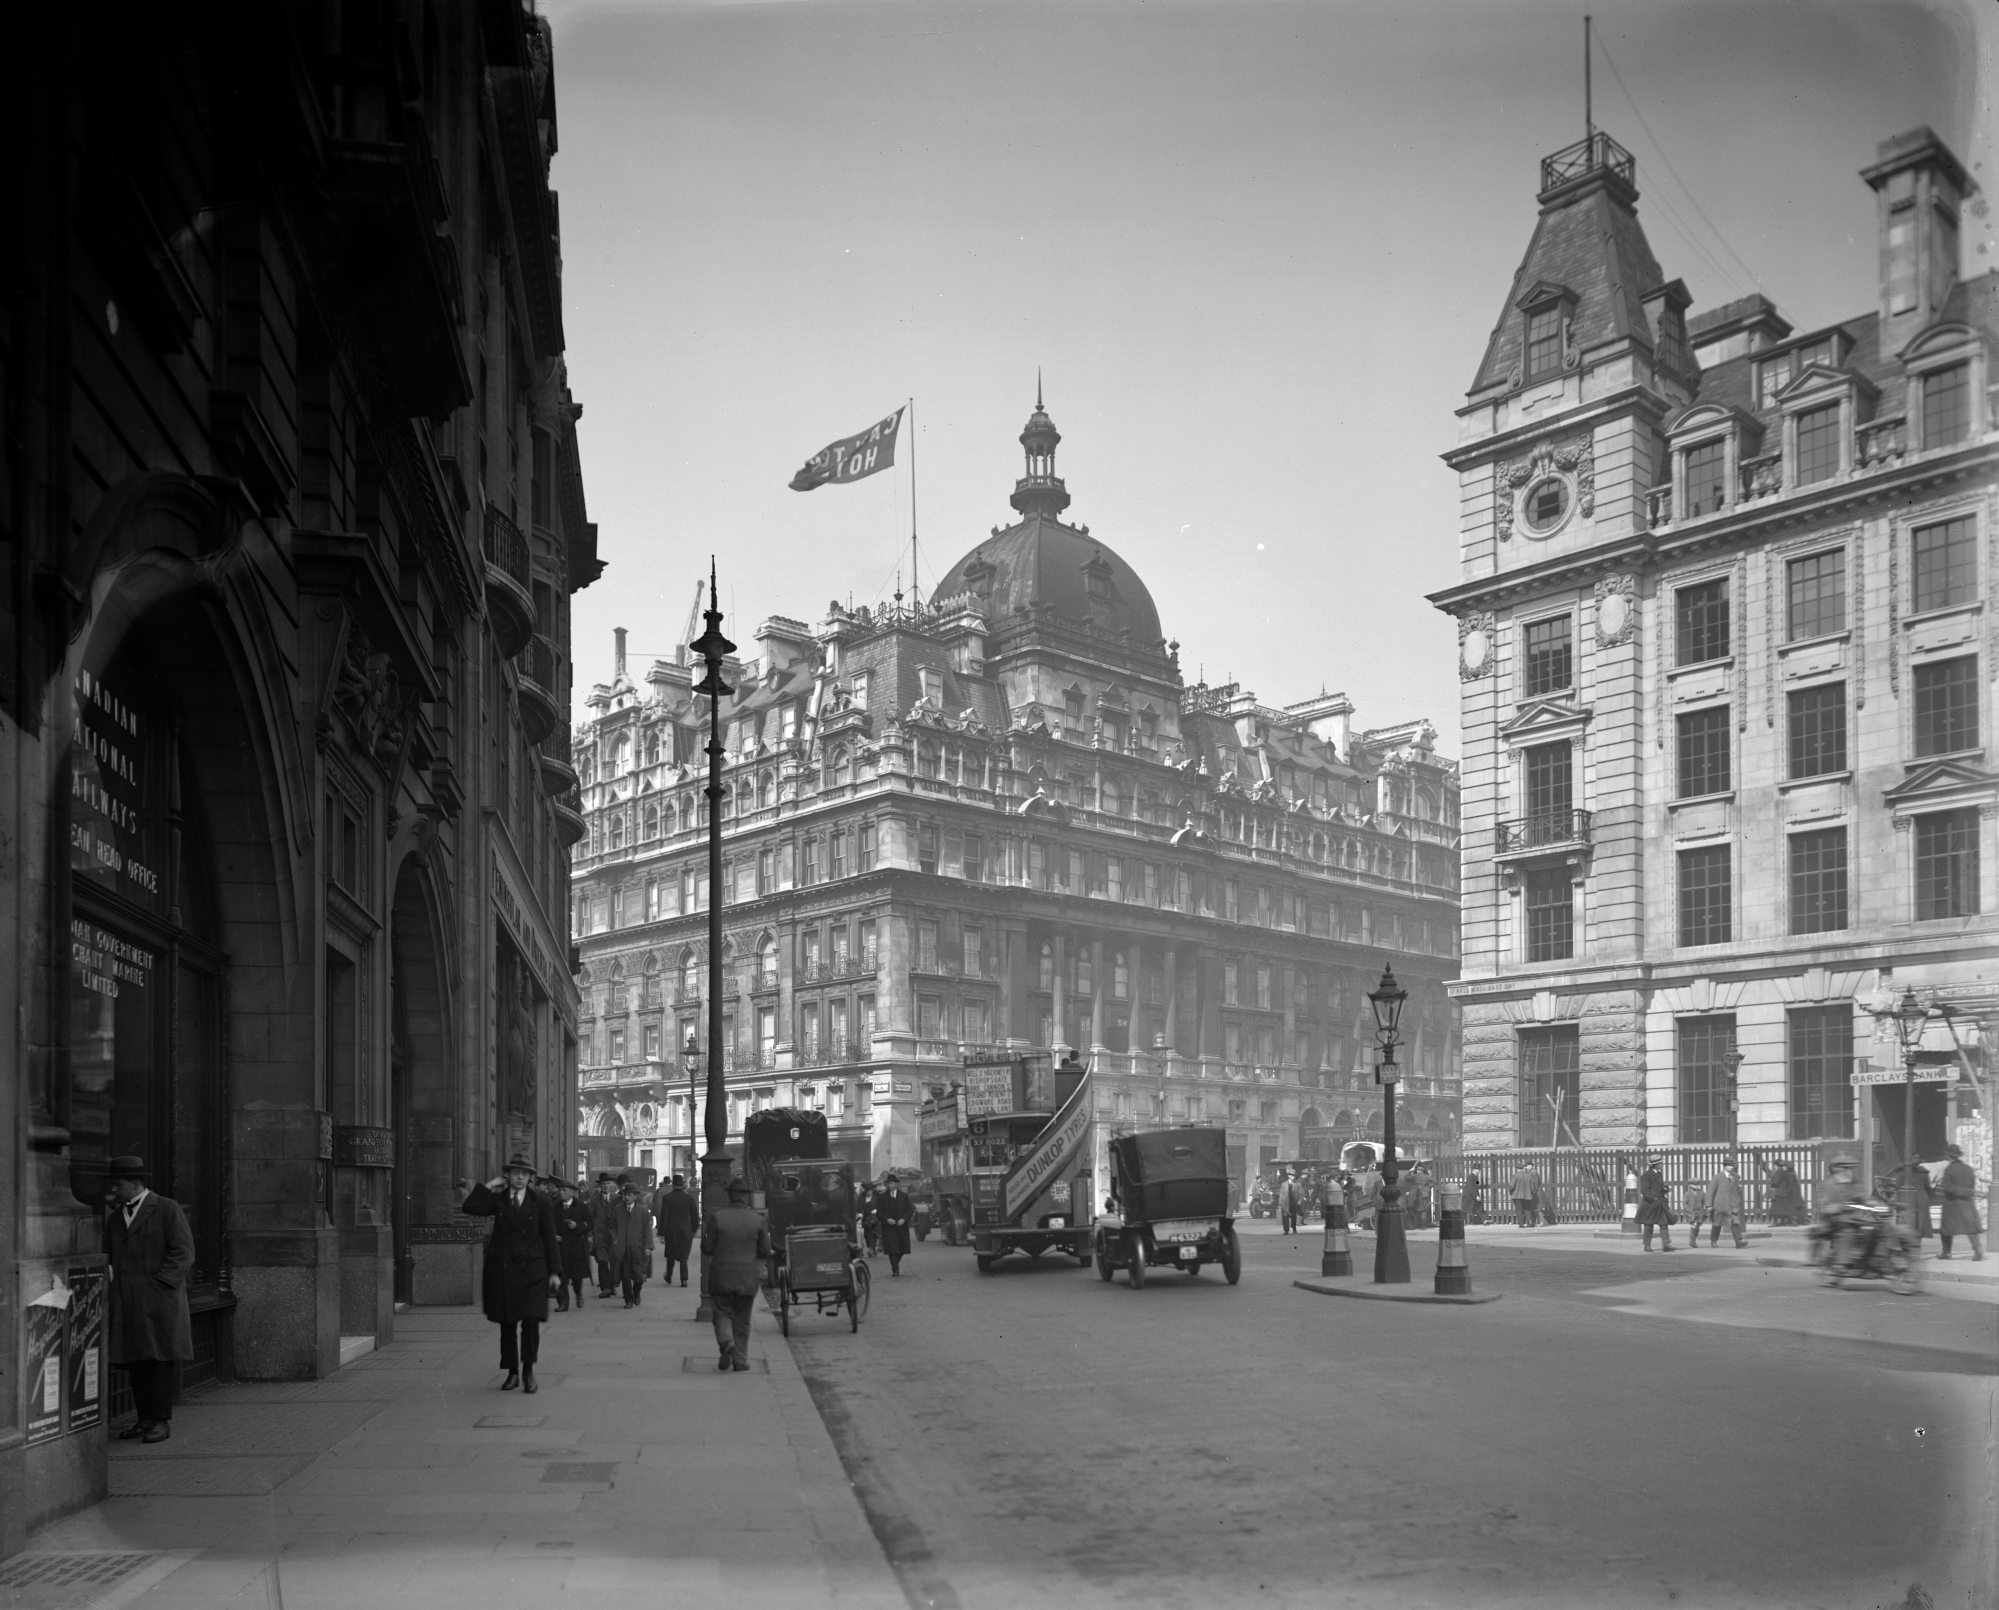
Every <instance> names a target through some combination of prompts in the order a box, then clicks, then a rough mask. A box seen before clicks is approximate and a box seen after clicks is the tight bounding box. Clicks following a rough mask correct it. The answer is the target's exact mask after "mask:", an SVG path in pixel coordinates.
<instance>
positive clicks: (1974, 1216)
mask: <svg viewBox="0 0 1999 1610" xmlns="http://www.w3.org/2000/svg"><path fill="white" fill-rule="evenodd" d="M1943 1154H1944V1156H1946V1157H1948V1158H1949V1159H1950V1161H1949V1163H1947V1164H1945V1166H1944V1171H1943V1175H1942V1177H1941V1178H1940V1179H1939V1180H1938V1181H1937V1193H1938V1194H1939V1195H1940V1196H1942V1198H1943V1217H1942V1219H1941V1221H1940V1222H1939V1223H1938V1225H1937V1230H1938V1233H1939V1234H1941V1235H1942V1236H1943V1256H1944V1257H1946V1258H1948V1257H1949V1256H1950V1245H1951V1242H1952V1241H1954V1240H1955V1239H1956V1238H1957V1237H1959V1236H1963V1237H1965V1238H1966V1239H1967V1240H1968V1241H1970V1243H1971V1257H1972V1261H1973V1262H1974V1263H1978V1262H1983V1261H1984V1258H1985V1249H1984V1248H1983V1247H1982V1246H1980V1245H1979V1244H1978V1238H1979V1237H1980V1236H1981V1235H1983V1234H1984V1233H1985V1226H1984V1225H1983V1224H1981V1223H1980V1222H1979V1219H1978V1175H1977V1173H1976V1172H1975V1171H1974V1170H1973V1169H1972V1166H1971V1165H1970V1164H1969V1163H1967V1162H1966V1161H1965V1160H1964V1150H1963V1148H1962V1147H1958V1146H1946V1147H1945V1148H1944V1149H1943Z"/></svg>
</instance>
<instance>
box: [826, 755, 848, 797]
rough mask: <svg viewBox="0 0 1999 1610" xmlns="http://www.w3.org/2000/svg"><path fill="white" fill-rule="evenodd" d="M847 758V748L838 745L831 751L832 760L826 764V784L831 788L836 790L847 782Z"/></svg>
mask: <svg viewBox="0 0 1999 1610" xmlns="http://www.w3.org/2000/svg"><path fill="white" fill-rule="evenodd" d="M849 763H850V762H849V757H848V754H847V746H846V745H845V744H841V745H839V746H838V747H837V748H835V749H834V751H833V758H832V759H831V760H829V761H828V762H827V763H826V782H827V786H829V787H831V788H838V787H840V786H841V785H842V784H844V783H845V782H846V781H847V777H848V766H849Z"/></svg>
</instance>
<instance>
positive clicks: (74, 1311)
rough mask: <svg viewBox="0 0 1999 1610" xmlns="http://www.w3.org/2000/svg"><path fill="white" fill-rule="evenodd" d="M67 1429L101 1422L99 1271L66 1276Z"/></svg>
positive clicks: (101, 1283)
mask: <svg viewBox="0 0 1999 1610" xmlns="http://www.w3.org/2000/svg"><path fill="white" fill-rule="evenodd" d="M69 1292H70V1297H69V1347H68V1352H69V1367H68V1371H67V1374H68V1376H69V1429H70V1430H72V1431H85V1430H88V1429H89V1428H90V1427H91V1426H94V1425H96V1424H97V1423H98V1421H100V1420H102V1419H103V1418H104V1301H105V1295H106V1286H105V1280H104V1271H103V1270H102V1269H72V1270H70V1272H69Z"/></svg>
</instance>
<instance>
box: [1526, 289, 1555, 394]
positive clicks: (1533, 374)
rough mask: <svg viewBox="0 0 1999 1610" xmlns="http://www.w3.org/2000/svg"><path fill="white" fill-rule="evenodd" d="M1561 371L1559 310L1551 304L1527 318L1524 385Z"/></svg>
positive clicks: (1533, 312)
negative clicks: (1525, 375)
mask: <svg viewBox="0 0 1999 1610" xmlns="http://www.w3.org/2000/svg"><path fill="white" fill-rule="evenodd" d="M1561 372H1562V307H1561V304H1560V303H1558V302H1557V303H1551V304H1550V305H1548V306H1546V307H1538V308H1534V309H1533V310H1531V311H1530V312H1529V313H1528V315H1527V383H1528V384H1529V385H1532V384H1533V383H1534V382H1535V381H1537V380H1545V379H1547V378H1548V377H1549V376H1550V375H1558V374H1560V373H1561Z"/></svg>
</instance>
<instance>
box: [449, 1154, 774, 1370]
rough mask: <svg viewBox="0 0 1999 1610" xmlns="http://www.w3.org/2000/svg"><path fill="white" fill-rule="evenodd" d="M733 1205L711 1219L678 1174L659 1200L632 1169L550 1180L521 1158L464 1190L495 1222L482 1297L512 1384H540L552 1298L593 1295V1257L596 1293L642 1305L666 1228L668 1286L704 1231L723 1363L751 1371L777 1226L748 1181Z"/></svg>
mask: <svg viewBox="0 0 1999 1610" xmlns="http://www.w3.org/2000/svg"><path fill="white" fill-rule="evenodd" d="M727 1195H728V1206H726V1207H723V1208H718V1209H716V1210H715V1211H714V1212H713V1213H710V1214H709V1215H707V1217H706V1219H705V1220H704V1219H703V1218H702V1216H701V1213H700V1210H699V1208H698V1206H697V1205H696V1203H695V1201H694V1198H693V1196H692V1195H691V1194H690V1193H689V1192H688V1191H687V1189H686V1188H685V1186H684V1184H683V1183H682V1180H681V1178H680V1176H679V1175H677V1174H676V1175H674V1176H673V1177H672V1179H671V1180H670V1181H669V1182H668V1184H667V1185H666V1186H664V1187H663V1188H662V1189H660V1190H659V1191H657V1192H655V1193H654V1194H653V1195H652V1197H651V1198H650V1199H648V1198H647V1196H646V1193H645V1188H644V1186H643V1185H642V1184H641V1183H640V1182H639V1181H638V1180H636V1179H634V1178H633V1177H632V1176H631V1175H629V1174H620V1175H612V1174H609V1173H602V1174H599V1175H598V1176H597V1180H596V1183H595V1185H594V1186H593V1188H592V1189H590V1190H589V1191H580V1190H578V1189H577V1187H576V1186H575V1185H573V1184H571V1183H570V1182H569V1181H567V1180H555V1179H544V1178H542V1177H540V1176H538V1175H537V1173H536V1171H535V1167H534V1164H533V1163H531V1162H530V1161H529V1160H528V1159H527V1158H525V1157H522V1156H520V1155H519V1154H516V1155H514V1156H512V1157H510V1158H508V1159H507V1166H506V1167H505V1168H504V1169H503V1170H502V1171H501V1172H500V1173H499V1174H498V1175H496V1176H495V1177H494V1178H492V1179H490V1180H487V1181H486V1182H485V1183H484V1184H481V1185H475V1186H474V1187H473V1188H472V1190H471V1191H470V1192H469V1193H468V1194H467V1196H466V1198H465V1206H464V1211H465V1212H466V1213H468V1214H471V1215H472V1216H473V1217H475V1218H490V1219H491V1220H492V1221H493V1228H492V1231H491V1233H490V1234H489V1235H488V1236H487V1238H486V1255H485V1263H484V1268H483V1271H482V1276H481V1281H480V1300H481V1305H482V1306H483V1307H484V1309H485V1312H486V1317H487V1318H488V1319H490V1320H492V1321H493V1323H495V1324H496V1325H498V1326H499V1327H500V1368H501V1370H502V1371H503V1372H504V1374H505V1379H503V1380H502V1381H501V1382H500V1388H501V1390H502V1391H512V1390H513V1389H514V1388H515V1387H519V1388H520V1389H521V1390H522V1391H523V1392H534V1391H537V1390H538V1389H539V1388H538V1386H537V1383H536V1381H535V1374H534V1367H535V1364H536V1363H537V1362H538V1360H539V1358H540V1354H541V1327H542V1326H543V1325H544V1324H546V1323H547V1321H548V1315H549V1303H550V1301H551V1299H553V1301H554V1303H555V1306H556V1310H557V1312H567V1311H568V1308H569V1305H570V1303H571V1302H572V1301H574V1302H575V1303H576V1304H577V1305H578V1306H579V1307H580V1306H581V1304H582V1302H583V1288H584V1286H585V1284H586V1283H587V1282H588V1281H589V1279H590V1263H591V1260H592V1259H594V1260H595V1262H596V1265H597V1295H598V1297H599V1298H600V1299H604V1300H608V1299H609V1298H611V1297H612V1296H622V1297H623V1299H624V1304H625V1307H627V1308H634V1307H637V1306H638V1303H639V1300H640V1298H641V1296H642V1295H643V1293H644V1289H645V1282H646V1281H647V1279H648V1278H650V1275H651V1269H652V1254H653V1247H654V1237H655V1232H657V1236H658V1244H659V1247H660V1249H661V1251H662V1253H663V1255H664V1258H665V1264H666V1283H667V1284H668V1285H672V1284H673V1280H674V1274H675V1271H676V1270H678V1272H679V1278H680V1284H681V1285H682V1286H683V1287H684V1286H686V1285H687V1283H688V1278H689V1265H690V1260H691V1257H692V1253H693V1248H694V1244H695V1237H696V1234H697V1232H698V1234H699V1237H700V1245H701V1250H702V1252H703V1253H704V1254H705V1255H707V1257H708V1259H709V1267H708V1295H709V1299H710V1308H711V1311H712V1312H713V1314H714V1323H715V1340H716V1344H717V1347H718V1350H719V1352H720V1355H721V1363H720V1366H719V1367H720V1368H722V1369H724V1370H730V1369H733V1370H747V1369H748V1368H749V1367H750V1366H749V1362H748V1354H749V1337H750V1312H751V1308H752V1306H753V1304H754V1301H755V1298H756V1294H757V1292H758V1291H759V1290H760V1289H761V1287H762V1284H763V1268H764V1265H765V1263H766V1262H767V1261H768V1259H769V1258H770V1256H771V1246H770V1232H769V1230H768V1229H767V1228H766V1227H765V1224H764V1218H763V1215H762V1214H761V1213H758V1212H757V1211H756V1210H755V1209H754V1208H752V1207H751V1206H750V1204H749V1196H750V1187H749V1182H748V1181H746V1180H743V1179H741V1178H736V1179H732V1180H730V1181H729V1185H728V1191H727Z"/></svg>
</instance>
